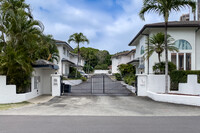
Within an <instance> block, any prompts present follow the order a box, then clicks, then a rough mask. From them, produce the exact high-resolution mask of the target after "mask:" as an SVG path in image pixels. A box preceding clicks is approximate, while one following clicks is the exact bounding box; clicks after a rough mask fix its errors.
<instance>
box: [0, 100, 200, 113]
mask: <svg viewBox="0 0 200 133" xmlns="http://www.w3.org/2000/svg"><path fill="white" fill-rule="evenodd" d="M0 115H61V116H62V115H65V116H200V107H193V106H184V105H176V104H168V103H160V102H155V101H152V100H151V99H149V98H145V97H136V96H63V97H55V98H53V99H52V100H51V101H49V102H46V103H43V104H37V105H31V106H27V107H22V108H18V109H12V110H8V111H0Z"/></svg>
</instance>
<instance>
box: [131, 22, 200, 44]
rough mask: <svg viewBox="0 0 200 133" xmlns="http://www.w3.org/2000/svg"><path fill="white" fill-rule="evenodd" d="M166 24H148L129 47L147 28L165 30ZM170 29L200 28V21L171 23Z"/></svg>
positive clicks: (169, 23) (169, 24)
mask: <svg viewBox="0 0 200 133" xmlns="http://www.w3.org/2000/svg"><path fill="white" fill-rule="evenodd" d="M164 27H165V23H164V22H162V23H153V24H146V25H144V27H143V28H142V29H141V30H140V32H139V33H138V34H137V35H136V36H135V37H134V38H133V40H132V41H131V42H130V43H129V46H131V44H132V43H133V42H134V41H135V40H136V39H137V38H138V37H139V36H140V35H141V34H142V33H143V31H144V30H145V29H146V28H164ZM168 27H169V28H178V27H179V28H180V27H197V28H200V21H171V22H168Z"/></svg>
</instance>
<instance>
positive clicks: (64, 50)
mask: <svg viewBox="0 0 200 133" xmlns="http://www.w3.org/2000/svg"><path fill="white" fill-rule="evenodd" d="M65 53H66V49H65V47H63V54H64V55H65Z"/></svg>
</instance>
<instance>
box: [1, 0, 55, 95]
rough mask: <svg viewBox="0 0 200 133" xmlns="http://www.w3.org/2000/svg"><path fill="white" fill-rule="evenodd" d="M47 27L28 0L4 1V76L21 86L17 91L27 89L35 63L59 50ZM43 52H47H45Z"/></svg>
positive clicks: (18, 86)
mask: <svg viewBox="0 0 200 133" xmlns="http://www.w3.org/2000/svg"><path fill="white" fill-rule="evenodd" d="M43 30H44V26H43V24H42V23H41V22H40V21H36V20H34V19H33V17H32V14H31V12H30V7H29V5H28V4H26V3H25V0H0V33H1V35H0V75H6V76H7V78H8V80H7V81H8V83H9V84H15V85H16V86H17V92H24V91H25V89H26V87H27V86H28V85H29V83H30V77H31V76H32V72H33V67H32V63H34V62H35V61H36V60H37V59H41V58H43V59H47V58H48V57H49V54H53V53H56V49H55V45H52V43H51V44H50V43H49V41H46V40H45V38H46V37H45V35H44V34H43ZM47 38H48V37H47ZM41 51H45V52H46V51H47V52H46V53H45V54H44V55H43V54H40V53H41ZM43 53H44V52H43ZM51 59H52V58H50V60H51Z"/></svg>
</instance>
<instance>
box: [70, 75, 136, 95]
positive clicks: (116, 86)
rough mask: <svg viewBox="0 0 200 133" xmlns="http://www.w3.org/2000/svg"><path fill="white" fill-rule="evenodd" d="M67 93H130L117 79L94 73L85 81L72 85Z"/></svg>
mask: <svg viewBox="0 0 200 133" xmlns="http://www.w3.org/2000/svg"><path fill="white" fill-rule="evenodd" d="M71 91H72V92H71V93H70V94H68V95H79V96H80V95H118V96H119V95H121V96H127V95H132V92H130V91H129V90H128V89H126V87H125V86H123V85H122V84H121V83H120V82H119V81H112V80H111V79H110V77H109V76H107V75H94V76H92V78H90V79H89V80H88V81H87V82H84V83H82V84H80V85H77V86H72V88H71Z"/></svg>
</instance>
